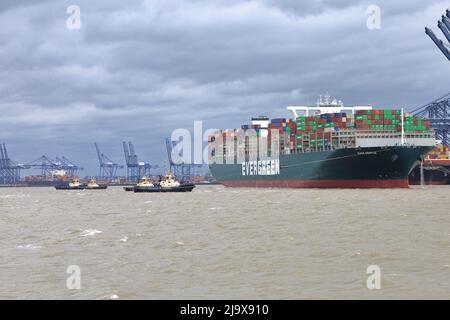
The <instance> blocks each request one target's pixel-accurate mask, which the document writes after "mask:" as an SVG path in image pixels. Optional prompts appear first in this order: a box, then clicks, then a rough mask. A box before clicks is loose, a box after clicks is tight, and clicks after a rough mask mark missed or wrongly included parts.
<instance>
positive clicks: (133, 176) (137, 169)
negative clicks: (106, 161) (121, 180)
mask: <svg viewBox="0 0 450 320" xmlns="http://www.w3.org/2000/svg"><path fill="white" fill-rule="evenodd" d="M123 151H124V153H125V162H126V164H127V179H128V180H131V181H138V180H139V179H141V178H142V177H144V176H151V170H152V169H158V168H159V167H158V166H157V165H151V164H150V163H149V162H144V161H140V160H139V157H138V155H137V154H136V151H135V150H134V145H133V143H132V142H131V141H129V142H128V143H126V142H125V141H124V142H123Z"/></svg>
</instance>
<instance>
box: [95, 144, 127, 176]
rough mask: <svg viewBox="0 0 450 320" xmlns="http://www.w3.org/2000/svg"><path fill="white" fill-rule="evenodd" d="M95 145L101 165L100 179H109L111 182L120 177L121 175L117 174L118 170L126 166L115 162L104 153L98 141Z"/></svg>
mask: <svg viewBox="0 0 450 320" xmlns="http://www.w3.org/2000/svg"><path fill="white" fill-rule="evenodd" d="M94 145H95V149H96V151H97V157H98V161H99V167H100V170H99V176H98V180H100V181H109V182H111V181H117V180H118V179H119V177H118V176H117V171H118V170H119V169H123V168H124V166H123V165H120V164H117V163H115V162H114V161H112V160H111V159H110V158H109V157H108V156H107V155H105V154H104V153H102V152H101V151H100V147H99V146H98V143H97V142H95V143H94Z"/></svg>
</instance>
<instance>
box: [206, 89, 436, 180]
mask: <svg viewBox="0 0 450 320" xmlns="http://www.w3.org/2000/svg"><path fill="white" fill-rule="evenodd" d="M288 110H289V111H290V112H292V115H293V118H292V119H283V118H280V119H272V120H270V119H269V118H267V117H264V116H261V117H256V118H253V119H252V122H251V124H249V125H243V126H242V127H241V128H240V129H228V130H219V131H218V132H216V133H215V134H213V135H211V136H210V137H209V140H208V141H209V142H208V146H209V168H210V171H211V174H212V176H213V177H214V178H215V179H216V180H218V181H219V182H220V183H222V184H223V185H225V186H227V187H282V188H408V187H409V182H408V175H409V174H410V173H411V171H412V170H413V168H414V167H415V166H416V165H417V164H418V163H420V162H421V161H422V160H423V159H424V158H425V156H426V155H427V154H428V153H429V152H430V151H431V150H432V149H433V147H434V146H435V134H434V131H433V130H432V129H431V128H430V125H429V123H428V121H426V120H423V119H421V118H420V117H418V116H412V115H409V114H405V113H404V112H403V110H402V109H400V110H392V109H373V108H372V106H344V104H343V103H342V102H341V101H337V100H336V99H333V98H331V97H330V96H328V95H326V96H324V97H322V96H321V97H320V98H319V100H318V101H317V104H316V105H314V106H289V107H288Z"/></svg>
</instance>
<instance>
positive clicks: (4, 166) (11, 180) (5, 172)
mask: <svg viewBox="0 0 450 320" xmlns="http://www.w3.org/2000/svg"><path fill="white" fill-rule="evenodd" d="M23 169H28V167H27V166H26V165H24V164H20V163H18V162H16V161H14V160H11V159H10V158H9V155H8V150H7V149H6V144H4V143H3V144H0V185H18V184H20V173H21V171H22V170H23Z"/></svg>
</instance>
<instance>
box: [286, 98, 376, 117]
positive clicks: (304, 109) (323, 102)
mask: <svg viewBox="0 0 450 320" xmlns="http://www.w3.org/2000/svg"><path fill="white" fill-rule="evenodd" d="M287 110H289V111H290V112H292V114H293V115H294V117H295V118H298V117H300V116H310V115H318V114H325V113H341V112H346V113H348V112H351V113H352V114H355V112H356V111H358V110H372V106H345V105H344V104H343V103H342V101H340V100H337V99H336V98H332V97H331V96H330V95H328V94H327V95H325V96H322V95H321V96H319V99H318V100H317V103H316V105H315V106H288V107H287Z"/></svg>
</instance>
